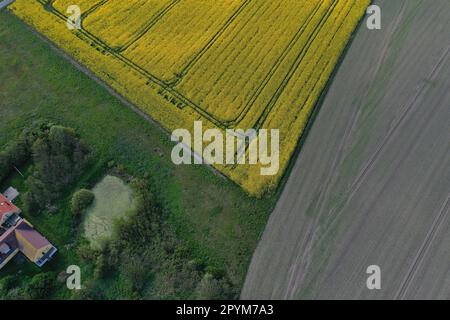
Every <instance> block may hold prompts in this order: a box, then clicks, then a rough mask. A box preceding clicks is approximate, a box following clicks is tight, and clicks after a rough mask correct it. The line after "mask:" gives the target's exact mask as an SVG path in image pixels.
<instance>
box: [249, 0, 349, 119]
mask: <svg viewBox="0 0 450 320" xmlns="http://www.w3.org/2000/svg"><path fill="white" fill-rule="evenodd" d="M353 4H354V2H353ZM336 5H337V2H336V1H335V2H333V4H332V6H331V7H330V8H329V9H328V11H327V13H326V14H325V15H324V16H323V17H322V19H321V21H320V23H319V26H318V27H317V28H316V29H315V30H314V32H313V34H312V35H311V37H310V38H309V39H308V42H307V44H306V46H305V47H303V48H302V51H301V52H300V53H299V54H298V56H297V58H296V59H295V61H294V63H293V64H292V66H291V68H290V69H289V72H288V73H287V74H286V76H285V77H284V79H283V81H282V82H281V84H280V86H279V87H278V89H277V90H276V92H275V94H274V95H273V96H272V99H270V101H269V103H268V104H267V105H266V107H265V108H264V111H263V113H262V114H261V116H260V117H259V118H258V120H257V121H256V127H257V128H260V127H261V126H262V125H263V124H264V121H265V120H266V118H267V116H268V115H269V113H270V111H272V109H273V107H274V106H275V105H276V103H277V102H278V99H279V98H280V97H281V95H282V93H283V92H284V90H285V89H286V87H287V85H288V83H289V82H290V80H291V79H292V77H293V76H294V74H295V72H296V71H297V69H298V67H299V66H300V65H301V63H302V62H303V59H304V58H305V56H306V54H307V53H308V50H309V49H310V47H311V45H312V44H313V42H314V41H315V39H316V37H317V35H318V34H319V33H320V31H321V30H322V28H323V26H324V25H325V23H326V21H327V20H328V19H329V17H330V16H331V13H332V12H333V11H334V9H335V8H336ZM352 6H353V5H352ZM337 30H339V29H337ZM335 35H336V34H334V35H333V37H334V36H335ZM322 71H323V70H322ZM319 79H320V78H319Z"/></svg>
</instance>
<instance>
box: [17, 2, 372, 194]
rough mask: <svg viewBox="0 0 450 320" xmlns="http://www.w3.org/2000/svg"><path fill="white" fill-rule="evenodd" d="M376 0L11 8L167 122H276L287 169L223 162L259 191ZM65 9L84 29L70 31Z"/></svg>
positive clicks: (245, 125)
mask: <svg viewBox="0 0 450 320" xmlns="http://www.w3.org/2000/svg"><path fill="white" fill-rule="evenodd" d="M369 2H370V1H369V0H337V1H333V0H301V1H300V0H285V1H273V0H214V1H213V0H209V1H205V0H148V1H144V0H130V1H120V0H91V1H89V0H17V1H16V2H15V3H14V4H13V5H12V6H11V7H10V9H11V10H12V12H13V13H14V14H16V15H17V16H19V17H20V18H22V19H23V20H25V21H26V22H27V23H29V24H30V25H31V26H33V27H34V28H35V29H37V30H38V31H39V32H41V33H42V34H44V35H45V36H46V37H48V38H49V39H50V40H52V41H54V42H55V43H56V44H57V45H58V46H60V47H61V48H62V49H64V50H65V51H66V52H67V53H69V54H70V55H71V56H72V57H73V58H75V59H76V60H77V61H79V62H81V63H82V64H84V65H85V66H87V67H88V68H90V69H91V70H92V71H93V72H94V73H95V74H96V75H97V76H98V77H99V78H101V79H102V80H103V81H104V82H106V83H108V84H109V85H110V86H111V87H112V88H113V89H115V90H116V91H117V92H118V93H120V94H121V95H122V96H124V97H125V98H126V99H128V100H129V101H130V102H132V103H133V104H135V105H136V106H138V107H139V108H140V109H141V110H142V111H144V112H145V113H147V114H148V115H149V116H151V117H152V118H153V119H154V120H156V121H158V122H159V123H160V124H161V125H162V126H163V127H164V128H165V129H167V130H169V131H172V130H174V129H177V128H186V129H192V128H193V122H194V121H195V120H201V121H203V122H204V128H205V129H206V128H219V129H221V130H226V129H244V130H247V129H252V128H253V129H257V130H259V129H279V130H280V153H281V154H280V170H279V172H278V174H277V175H275V176H261V174H260V167H259V166H256V165H253V166H250V165H242V166H220V165H217V169H219V170H220V171H222V172H223V173H224V174H225V175H227V176H228V177H230V178H231V179H232V180H234V181H235V182H237V183H238V184H240V185H241V186H242V187H243V188H244V189H245V190H247V191H248V192H249V193H250V194H253V195H261V194H262V193H263V192H264V191H267V190H272V189H273V188H274V187H275V186H276V185H277V184H278V182H279V180H280V178H281V176H282V174H283V172H284V171H285V169H286V167H287V165H288V162H289V160H290V158H291V156H292V154H293V152H294V149H295V147H296V145H297V142H298V141H299V138H300V136H301V135H302V133H303V131H304V128H305V126H306V124H307V121H308V120H309V118H310V115H311V113H312V111H313V109H314V107H315V105H316V103H317V101H318V98H319V96H320V94H321V93H322V91H323V89H324V88H325V86H326V84H327V82H328V80H329V78H330V75H331V74H332V72H333V70H334V69H335V67H336V64H337V62H338V61H339V58H340V56H341V54H342V52H343V50H344V48H345V47H346V44H347V43H348V41H349V39H350V37H351V35H352V33H353V31H354V30H355V28H356V26H357V25H358V22H359V21H360V19H361V17H362V16H363V14H364V12H365V9H366V8H367V6H368V4H369ZM69 5H78V6H79V7H80V8H81V12H82V16H81V18H82V29H81V30H74V31H70V30H69V29H68V28H67V27H66V21H67V18H68V14H67V8H68V6H69Z"/></svg>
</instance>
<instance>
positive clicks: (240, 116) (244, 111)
mask: <svg viewBox="0 0 450 320" xmlns="http://www.w3.org/2000/svg"><path fill="white" fill-rule="evenodd" d="M320 6H321V3H320V2H318V3H317V5H316V7H315V8H314V10H313V11H312V12H311V14H310V15H309V16H308V18H307V20H306V21H305V23H304V24H303V25H302V26H301V27H300V28H299V30H298V31H297V32H296V34H295V35H294V37H293V38H292V39H291V41H290V42H289V44H288V46H287V47H286V49H284V51H283V52H282V54H281V56H280V57H278V59H277V60H276V61H275V64H274V65H273V66H272V67H271V69H270V70H269V72H268V73H267V75H266V76H265V78H264V80H263V81H262V82H261V84H260V85H259V86H258V88H257V89H256V91H255V92H254V93H253V94H252V96H251V97H250V99H249V100H248V101H247V103H246V105H245V107H244V108H243V109H242V110H241V112H240V113H239V114H238V116H237V117H236V118H235V119H233V120H230V121H226V122H225V123H226V124H227V125H228V126H234V125H236V124H238V123H239V122H240V121H242V119H243V118H244V117H245V115H246V114H247V112H248V110H249V108H251V107H252V106H253V104H254V103H255V101H256V100H257V99H258V97H259V96H260V95H261V93H262V92H263V91H264V89H265V88H266V87H267V84H268V83H269V82H270V80H271V79H272V77H273V76H274V74H275V73H276V71H277V70H278V68H279V67H280V65H281V64H282V63H283V62H284V61H285V59H286V57H287V55H288V54H289V53H290V52H291V51H292V48H293V47H294V46H295V45H296V44H297V42H298V40H299V39H300V38H301V36H302V35H303V34H304V32H305V30H306V28H307V25H308V24H309V23H310V22H311V21H312V19H313V18H314V17H315V16H316V14H317V12H318V11H319V9H320Z"/></svg>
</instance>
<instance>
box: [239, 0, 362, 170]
mask: <svg viewBox="0 0 450 320" xmlns="http://www.w3.org/2000/svg"><path fill="white" fill-rule="evenodd" d="M355 1H356V0H353V5H354V4H355ZM335 4H336V2H334V3H333V5H334V7H333V8H332V7H330V8H329V9H328V10H329V11H328V12H327V14H328V15H331V12H332V11H333V10H334V9H335ZM353 5H352V6H351V7H349V9H348V12H347V14H346V17H347V16H348V13H349V12H351V9H352V7H353ZM328 18H329V16H328V17H327V18H326V19H325V21H326V20H328ZM344 21H345V18H344V19H343V21H342V23H341V25H340V26H339V28H337V29H336V30H339V29H340V27H341V26H342V24H343V23H344ZM324 24H325V22H324V23H323V24H322V25H321V26H320V28H322V27H323V25H324ZM337 32H338V31H336V32H335V33H334V34H333V37H332V38H331V39H330V41H329V43H328V46H327V47H330V43H332V42H333V39H334V38H335V36H336V34H337ZM316 36H317V35H316ZM314 38H315V36H314ZM313 41H314V39H313ZM322 56H323V55H321V57H322ZM303 58H304V56H303V57H302V58H301V61H299V62H298V64H299V65H300V64H301V62H302V61H303ZM319 61H320V59H319V60H317V61H316V64H315V65H314V68H315V67H316V66H317V63H318V62H319ZM327 66H328V64H327ZM297 69H298V66H297V67H295V68H293V70H292V68H291V70H289V73H290V72H291V71H293V73H292V74H291V75H290V77H289V79H288V80H287V82H286V84H285V86H284V87H283V89H282V91H284V89H285V88H286V86H287V83H288V82H289V81H290V79H292V77H293V75H294V73H295V71H297ZM326 69H327V68H323V69H322V70H321V73H320V75H319V76H318V77H317V80H316V82H315V83H314V85H313V88H312V90H310V92H309V94H308V96H306V98H305V102H307V101H308V100H309V99H310V98H311V95H312V92H314V89H315V88H316V87H317V85H318V83H319V82H320V80H321V78H322V75H323V74H324V72H325V70H326ZM302 88H303V87H302ZM281 94H282V92H281V93H280V95H279V96H278V97H277V98H276V99H277V101H278V99H279V97H280V96H281ZM269 103H270V102H269ZM275 104H276V101H275V102H274V104H273V105H271V107H270V110H272V109H273V107H274V106H275ZM266 108H267V107H266ZM303 108H304V105H303V106H302V107H301V109H300V110H299V112H300V111H301V110H303ZM270 110H269V111H267V114H266V116H265V117H264V120H263V121H261V122H260V123H257V125H256V126H255V128H257V129H256V130H259V129H261V127H262V126H263V124H264V121H265V120H266V118H267V115H268V114H269V113H270ZM264 111H266V110H264ZM248 144H249V143H246V145H247V149H246V150H247V155H248V152H249V148H248ZM235 155H237V152H236V153H235ZM236 167H237V165H232V168H236Z"/></svg>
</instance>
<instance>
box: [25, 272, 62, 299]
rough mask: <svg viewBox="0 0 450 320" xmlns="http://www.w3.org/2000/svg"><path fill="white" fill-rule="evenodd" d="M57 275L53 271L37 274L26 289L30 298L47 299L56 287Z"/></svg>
mask: <svg viewBox="0 0 450 320" xmlns="http://www.w3.org/2000/svg"><path fill="white" fill-rule="evenodd" d="M55 283H56V276H55V274H53V273H52V272H47V273H39V274H37V275H35V276H34V277H33V278H32V279H31V281H30V282H29V283H28V286H27V288H26V290H25V292H26V295H27V298H29V299H47V298H49V297H50V295H51V294H52V292H53V290H54V289H55Z"/></svg>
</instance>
